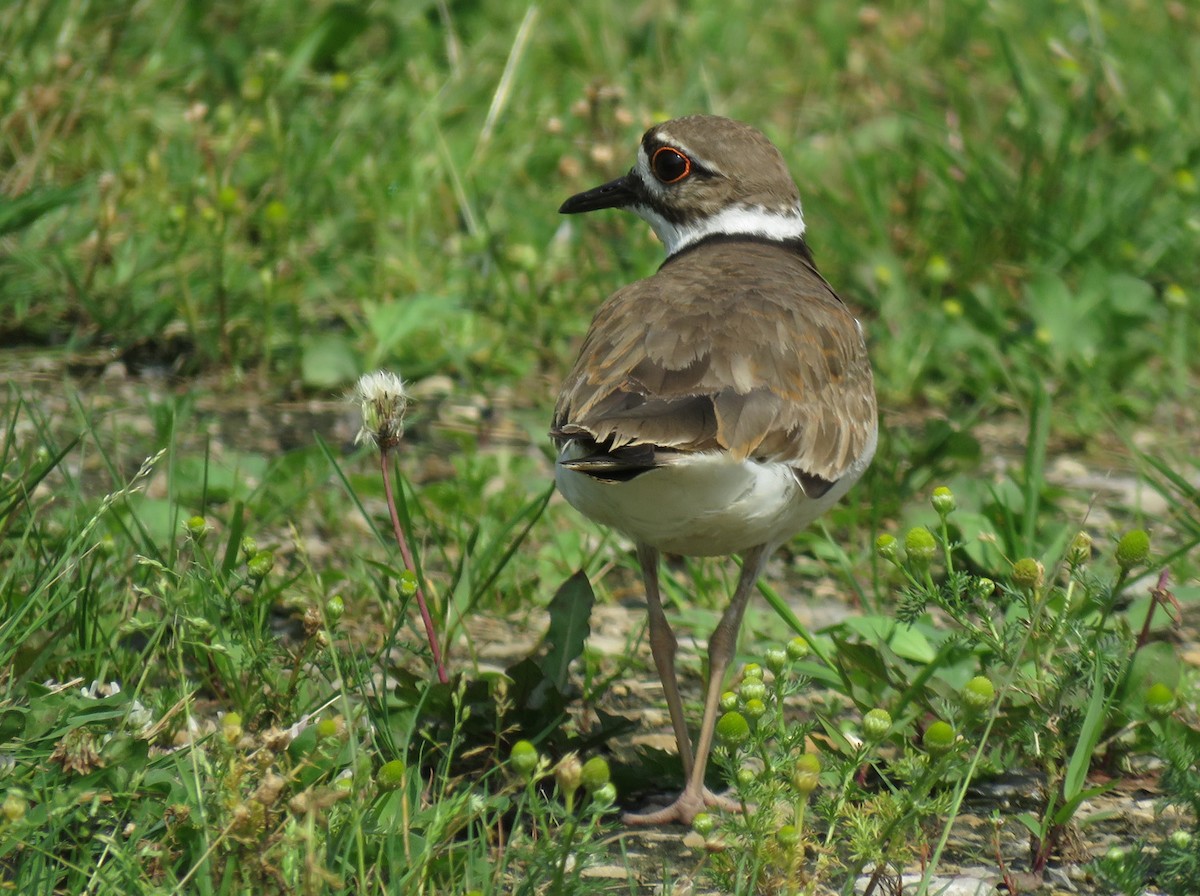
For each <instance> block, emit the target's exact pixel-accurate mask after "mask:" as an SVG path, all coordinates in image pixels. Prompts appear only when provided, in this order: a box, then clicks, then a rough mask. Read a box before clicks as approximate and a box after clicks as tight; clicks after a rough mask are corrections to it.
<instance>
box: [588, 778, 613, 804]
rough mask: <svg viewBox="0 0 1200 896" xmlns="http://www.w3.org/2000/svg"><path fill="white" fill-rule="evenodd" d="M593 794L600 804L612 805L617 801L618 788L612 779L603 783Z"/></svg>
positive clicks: (593, 797)
mask: <svg viewBox="0 0 1200 896" xmlns="http://www.w3.org/2000/svg"><path fill="white" fill-rule="evenodd" d="M591 794H592V799H593V800H595V802H596V805H598V806H611V805H612V804H613V803H615V802H616V801H617V788H616V786H615V785H613V783H612V782H611V781H609V782H608V783H606V784H601V785H600V786H599V787H597V788H596V789H595V790H593V791H591Z"/></svg>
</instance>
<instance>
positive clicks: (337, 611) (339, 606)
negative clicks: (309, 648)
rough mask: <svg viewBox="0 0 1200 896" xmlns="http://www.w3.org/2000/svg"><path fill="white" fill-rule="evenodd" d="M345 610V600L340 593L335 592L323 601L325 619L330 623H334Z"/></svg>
mask: <svg viewBox="0 0 1200 896" xmlns="http://www.w3.org/2000/svg"><path fill="white" fill-rule="evenodd" d="M345 612H346V602H345V601H344V600H342V596H341V595H340V594H335V595H334V596H333V597H331V598H329V600H327V601H325V620H326V621H327V622H328V623H329V624H330V625H336V624H337V622H338V620H339V619H341V618H342V616H343V615H344V614H345Z"/></svg>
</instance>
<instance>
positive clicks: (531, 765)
mask: <svg viewBox="0 0 1200 896" xmlns="http://www.w3.org/2000/svg"><path fill="white" fill-rule="evenodd" d="M538 759H539V757H538V751H537V747H535V746H534V745H533V744H531V743H530V742H529V741H527V740H519V741H517V742H516V743H515V744H513V748H512V752H511V753H509V754H508V761H509V762H510V763H511V764H512V767H513V771H515V772H516V773H517V774H518V775H520V776H521V777H522V778H528V777H529V776H530V775H531V774H533V770H534V769H535V768H537V765H538Z"/></svg>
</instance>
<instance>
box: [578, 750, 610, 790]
mask: <svg viewBox="0 0 1200 896" xmlns="http://www.w3.org/2000/svg"><path fill="white" fill-rule="evenodd" d="M611 777H612V775H611V774H610V773H609V770H608V760H606V759H605V758H604V757H603V756H593V757H592V758H591V759H589V760H588V761H587V762H585V763H584V764H583V771H582V772H581V777H580V781H581V782H582V783H583V789H584V790H586V791H587V792H588V793H595V792H596V791H597V790H599V789H600V788H601V787H603V786H604V785H605V784H607V783H608V782H609V779H610V778H611Z"/></svg>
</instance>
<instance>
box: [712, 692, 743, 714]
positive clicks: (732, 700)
mask: <svg viewBox="0 0 1200 896" xmlns="http://www.w3.org/2000/svg"><path fill="white" fill-rule="evenodd" d="M740 703H741V701H740V700H738V695H737V694H735V693H734V692H733V691H726V692H725V693H724V694H722V695H721V700H720V702H719V703H718V704H717V705H718V706H720V707H721V712H732V711H733V710H735V709H737V708H738V706H739V704H740Z"/></svg>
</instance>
